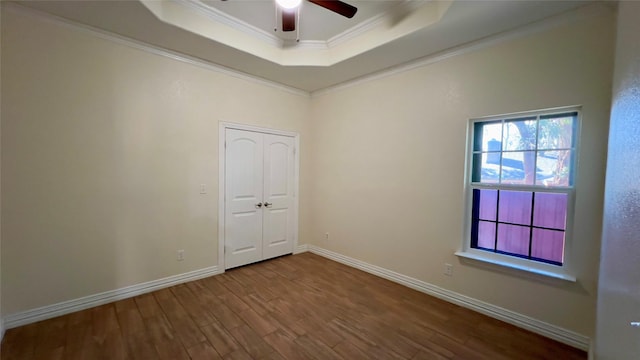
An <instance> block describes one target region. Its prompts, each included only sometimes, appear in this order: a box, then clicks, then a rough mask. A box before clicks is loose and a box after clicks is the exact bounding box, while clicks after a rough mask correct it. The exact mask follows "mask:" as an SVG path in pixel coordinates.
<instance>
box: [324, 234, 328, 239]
mask: <svg viewBox="0 0 640 360" xmlns="http://www.w3.org/2000/svg"><path fill="white" fill-rule="evenodd" d="M324 240H325V241H329V233H324Z"/></svg>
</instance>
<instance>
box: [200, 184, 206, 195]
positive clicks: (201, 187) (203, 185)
mask: <svg viewBox="0 0 640 360" xmlns="http://www.w3.org/2000/svg"><path fill="white" fill-rule="evenodd" d="M206 193H207V184H200V194H206Z"/></svg>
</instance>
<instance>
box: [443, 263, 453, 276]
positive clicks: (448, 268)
mask: <svg viewBox="0 0 640 360" xmlns="http://www.w3.org/2000/svg"><path fill="white" fill-rule="evenodd" d="M444 274H445V275H447V276H453V265H452V264H444Z"/></svg>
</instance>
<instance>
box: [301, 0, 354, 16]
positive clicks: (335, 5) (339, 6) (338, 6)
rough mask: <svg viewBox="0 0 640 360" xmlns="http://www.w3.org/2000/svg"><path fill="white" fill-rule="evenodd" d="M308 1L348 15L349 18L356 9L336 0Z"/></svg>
mask: <svg viewBox="0 0 640 360" xmlns="http://www.w3.org/2000/svg"><path fill="white" fill-rule="evenodd" d="M309 2H312V3H314V4H316V5H318V6H322V7H323V8H325V9H327V10H331V11H333V12H334V13H338V14H340V15H342V16H345V17H348V18H349V19H351V18H352V17H353V15H355V14H356V12H357V11H358V8H357V7H355V6H351V5H349V4H347V3H345V2H342V1H337V0H309Z"/></svg>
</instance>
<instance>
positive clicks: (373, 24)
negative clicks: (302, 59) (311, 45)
mask: <svg viewBox="0 0 640 360" xmlns="http://www.w3.org/2000/svg"><path fill="white" fill-rule="evenodd" d="M424 4H425V0H417V1H416V0H402V3H401V4H399V5H396V6H394V7H393V8H391V9H388V10H387V11H385V12H383V13H380V14H378V15H376V16H374V17H372V18H370V19H368V20H365V21H363V22H361V23H359V24H357V25H355V26H353V27H351V28H349V29H347V30H346V31H344V32H342V33H340V34H338V35H335V36H333V37H331V38H330V39H329V40H327V41H326V43H327V47H328V48H332V47H336V46H338V45H340V44H342V43H345V42H347V41H349V40H352V39H354V38H356V37H358V36H360V35H362V34H364V33H366V32H368V31H371V30H373V29H375V28H377V27H378V26H381V25H383V24H384V23H385V22H387V21H388V20H389V17H391V16H393V15H394V14H405V13H408V12H411V11H414V10H417V9H418V8H420V7H422V6H423V5H424Z"/></svg>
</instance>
